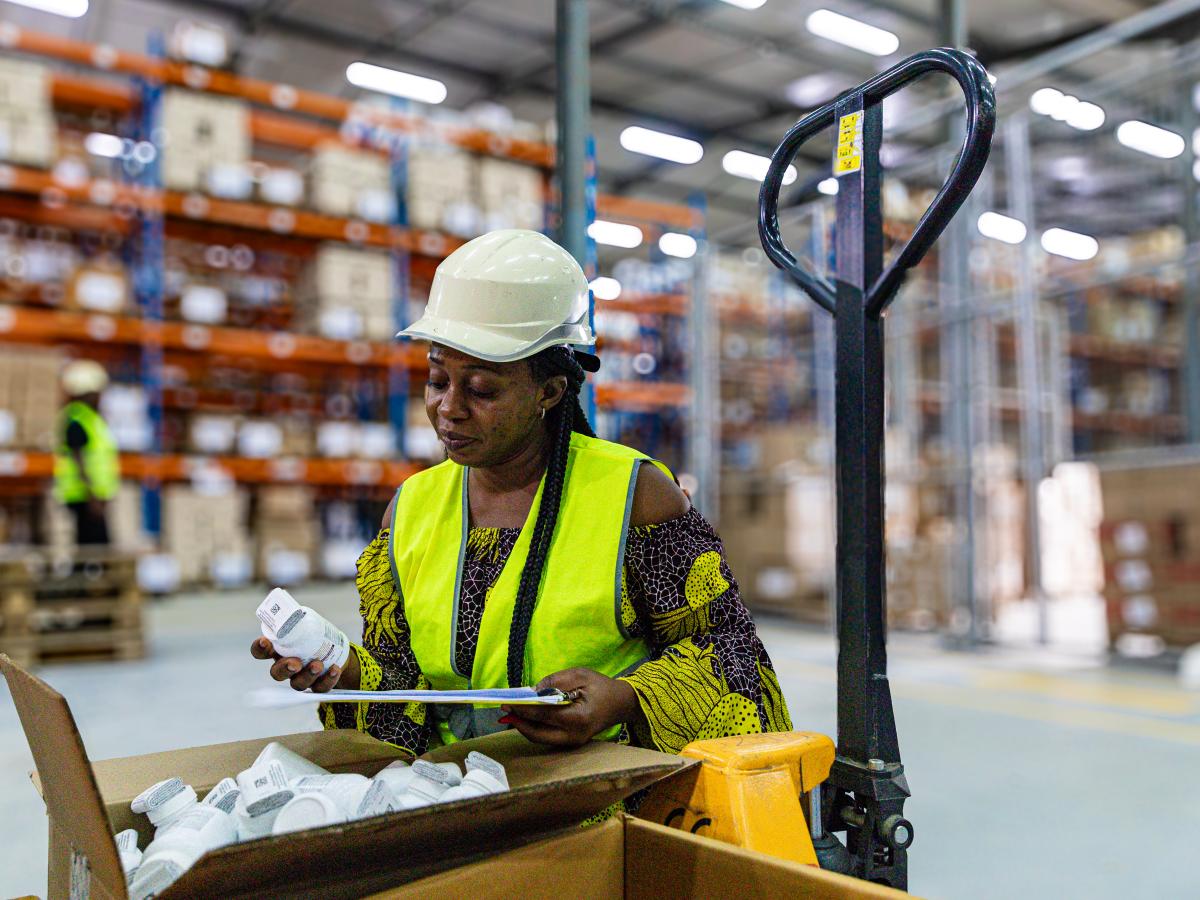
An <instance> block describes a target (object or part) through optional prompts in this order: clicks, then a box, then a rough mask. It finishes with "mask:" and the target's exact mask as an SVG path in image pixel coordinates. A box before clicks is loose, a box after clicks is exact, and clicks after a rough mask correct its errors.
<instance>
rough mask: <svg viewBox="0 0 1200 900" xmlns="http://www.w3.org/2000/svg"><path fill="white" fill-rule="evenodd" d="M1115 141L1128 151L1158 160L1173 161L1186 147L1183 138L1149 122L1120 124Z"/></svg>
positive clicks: (1135, 121)
mask: <svg viewBox="0 0 1200 900" xmlns="http://www.w3.org/2000/svg"><path fill="white" fill-rule="evenodd" d="M1117 140H1118V141H1120V142H1121V144H1123V145H1124V146H1126V147H1128V148H1129V149H1130V150H1137V151H1139V152H1141V153H1146V154H1148V155H1150V156H1157V157H1158V158H1159V159H1174V158H1175V157H1177V156H1178V155H1179V154H1181V153H1182V152H1183V151H1184V149H1185V147H1186V144H1185V143H1184V140H1183V138H1182V137H1180V136H1179V135H1177V134H1176V133H1175V132H1173V131H1167V129H1165V128H1159V127H1158V126H1157V125H1151V124H1150V123H1149V122H1139V121H1138V120H1137V119H1131V120H1130V121H1128V122H1122V123H1121V127H1120V128H1118V129H1117Z"/></svg>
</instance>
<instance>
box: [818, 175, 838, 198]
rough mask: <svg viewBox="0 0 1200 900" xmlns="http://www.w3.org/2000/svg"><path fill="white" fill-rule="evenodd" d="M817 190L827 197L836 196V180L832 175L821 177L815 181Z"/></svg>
mask: <svg viewBox="0 0 1200 900" xmlns="http://www.w3.org/2000/svg"><path fill="white" fill-rule="evenodd" d="M817 190H818V191H820V192H821V193H822V194H824V195H826V196H827V197H836V196H837V192H838V180H837V179H836V178H834V177H833V176H830V177H829V178H825V179H822V180H821V181H818V182H817Z"/></svg>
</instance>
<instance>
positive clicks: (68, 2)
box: [9, 0, 88, 19]
mask: <svg viewBox="0 0 1200 900" xmlns="http://www.w3.org/2000/svg"><path fill="white" fill-rule="evenodd" d="M9 3H15V4H17V6H27V7H29V8H30V9H36V10H39V11H40V12H48V13H53V14H54V15H56V16H66V17H67V18H68V19H78V18H79V17H80V16H82V15H83V14H84V13H86V12H87V11H88V0H9Z"/></svg>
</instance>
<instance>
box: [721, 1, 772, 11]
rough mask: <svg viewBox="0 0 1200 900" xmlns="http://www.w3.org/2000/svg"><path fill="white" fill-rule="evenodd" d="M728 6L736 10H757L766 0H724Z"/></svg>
mask: <svg viewBox="0 0 1200 900" xmlns="http://www.w3.org/2000/svg"><path fill="white" fill-rule="evenodd" d="M724 2H726V3H728V4H729V5H730V6H736V7H737V8H738V9H758V8H759V7H760V6H762V5H763V4H764V3H766V2H767V0H724Z"/></svg>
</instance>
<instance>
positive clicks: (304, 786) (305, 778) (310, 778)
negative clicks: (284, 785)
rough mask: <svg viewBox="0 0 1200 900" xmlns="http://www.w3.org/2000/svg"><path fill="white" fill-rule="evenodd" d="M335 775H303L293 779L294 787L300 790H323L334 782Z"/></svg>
mask: <svg viewBox="0 0 1200 900" xmlns="http://www.w3.org/2000/svg"><path fill="white" fill-rule="evenodd" d="M333 779H334V776H333V775H302V776H300V777H299V778H293V779H292V787H293V788H295V789H296V790H298V791H321V790H324V789H325V788H327V787H329V785H330V784H332V783H333Z"/></svg>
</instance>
